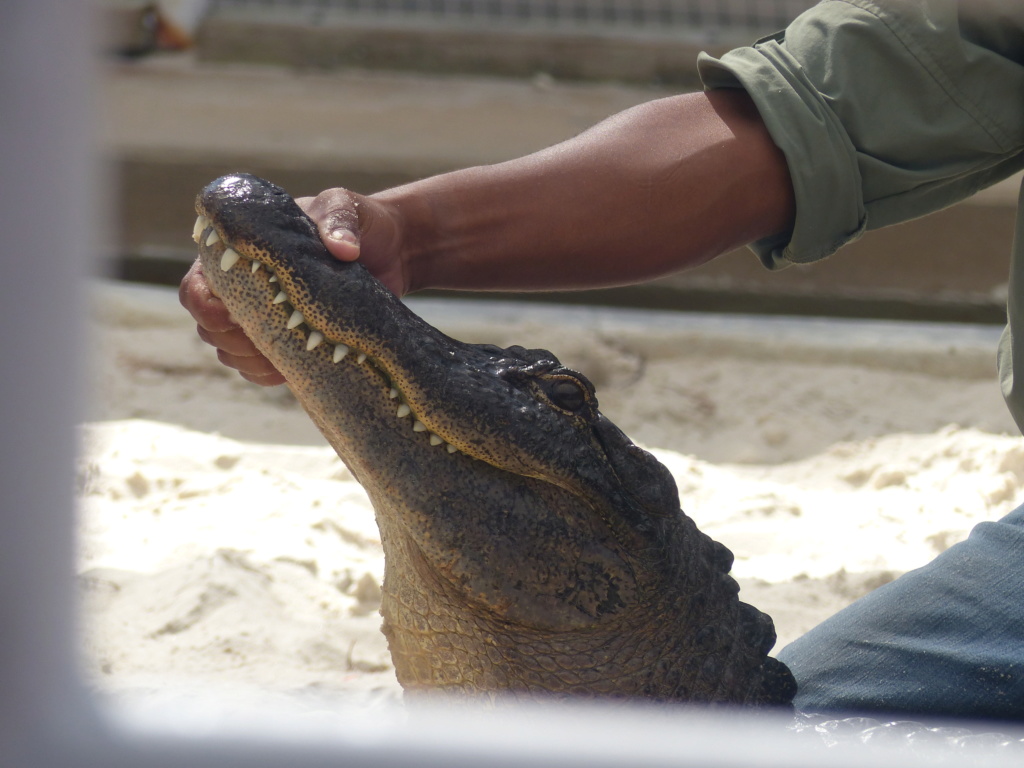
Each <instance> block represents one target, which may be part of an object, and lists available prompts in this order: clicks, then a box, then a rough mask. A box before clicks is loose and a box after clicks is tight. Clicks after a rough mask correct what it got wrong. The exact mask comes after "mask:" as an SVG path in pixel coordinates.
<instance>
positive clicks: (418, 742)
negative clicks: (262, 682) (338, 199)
mask: <svg viewBox="0 0 1024 768" xmlns="http://www.w3.org/2000/svg"><path fill="white" fill-rule="evenodd" d="M88 30H89V7H88V4H87V3H86V2H84V1H83V0H9V1H8V2H7V3H5V4H4V20H3V24H2V25H0V73H2V74H0V97H2V99H3V102H2V103H3V108H2V110H0V114H2V118H0V125H2V126H3V130H2V131H0V168H2V169H3V180H4V186H3V194H2V196H0V200H2V205H0V232H2V233H3V235H2V237H0V251H2V258H3V264H4V266H5V270H6V275H5V278H6V280H5V284H6V286H7V291H6V294H7V295H6V297H5V301H4V302H3V303H2V308H0V313H2V319H3V326H2V327H3V329H4V333H3V334H2V335H0V354H2V357H0V359H2V360H3V365H2V373H0V376H2V390H0V392H2V395H3V397H2V398H0V408H2V420H0V424H2V425H3V436H4V438H5V443H6V445H5V447H4V451H3V453H4V460H3V461H2V462H0V493H2V504H0V551H2V556H0V622H2V623H0V764H2V765H4V766H33V768H51V767H55V766H76V767H79V768H89V766H104V768H116V767H118V766H131V767H132V768H138V767H139V766H146V767H147V768H157V767H160V766H168V767H170V766H186V765H187V766H190V768H205V767H206V766H214V765H217V766H222V767H227V766H245V767H246V768H260V767H261V766H275V767H277V766H285V765H287V766H290V767H291V768H305V767H306V766H327V765H331V766H337V765H345V766H349V767H354V766H397V765H409V764H413V763H415V764H416V765H417V766H430V765H444V766H448V767H449V768H459V767H460V766H467V767H468V766H473V767H474V768H476V767H477V766H480V765H482V764H487V765H492V766H506V765H507V766H512V765H517V766H518V765H524V764H529V765H559V766H572V765H581V766H583V765H586V766H591V767H598V766H613V765H614V766H627V765H628V766H640V765H652V766H655V765H666V766H668V765H678V766H686V765H695V766H696V765H699V766H723V767H725V766H787V768H799V767H800V766H815V767H816V768H818V767H821V766H830V765H833V766H854V765H868V764H870V765H872V766H873V767H874V768H882V766H886V765H903V766H906V765H913V764H916V763H917V762H920V763H921V764H925V763H928V764H934V761H933V760H931V759H929V758H928V756H927V755H920V756H908V755H907V754H906V753H905V752H904V753H900V754H899V755H895V754H888V753H887V752H886V751H885V750H878V749H871V750H870V751H868V749H867V748H866V747H862V746H860V745H857V746H856V747H854V746H851V747H849V748H846V747H844V748H841V749H831V750H829V749H826V748H825V747H824V746H823V745H822V744H820V743H816V742H815V741H814V740H813V739H798V738H795V737H794V735H793V734H791V733H787V732H786V730H785V729H784V728H783V727H782V726H781V724H780V723H779V722H777V721H774V720H770V719H762V720H756V721H755V720H750V719H748V718H747V717H740V716H728V717H724V718H723V717H711V716H709V715H707V714H700V713H694V712H692V711H687V710H679V709H671V708H665V709H652V708H650V707H648V708H639V709H634V708H614V709H613V708H607V707H593V706H591V707H582V708H578V709H576V708H567V707H560V708H558V709H547V710H537V709H532V710H528V711H522V712H519V711H512V710H504V709H503V710H501V711H499V712H498V713H496V714H492V715H491V716H488V717H482V718H479V719H471V718H470V717H469V716H468V715H467V714H466V713H465V712H447V713H446V712H437V713H432V714H430V715H429V716H423V717H417V716H411V717H402V716H398V715H396V716H394V717H389V716H381V714H380V713H377V714H376V716H374V718H373V719H372V720H371V719H369V718H367V717H365V716H361V715H360V714H359V713H352V714H351V716H348V717H345V716H337V715H336V716H333V717H331V718H330V722H328V721H327V720H317V721H315V722H310V721H309V720H308V719H304V720H301V721H298V720H296V721H294V722H290V717H291V716H290V715H289V714H288V713H280V712H271V711H265V710H264V711H260V712H253V713H251V714H249V715H246V716H243V717H239V718H237V719H233V720H232V721H230V722H226V721H223V720H219V719H210V718H209V717H206V716H204V715H203V713H202V712H199V711H196V710H195V709H194V708H190V709H188V710H186V709H185V708H184V707H183V708H181V709H177V710H175V709H169V710H167V711H161V712H159V713H153V712H150V713H148V714H147V715H146V717H145V718H142V717H139V716H132V714H131V713H126V712H124V711H120V712H115V711H111V710H108V709H106V708H104V706H103V705H101V704H100V703H99V702H98V701H96V700H95V699H94V698H93V697H92V696H91V695H90V694H89V693H88V691H86V689H85V687H84V686H83V684H82V682H81V680H80V677H79V674H78V669H77V655H78V650H77V632H76V622H75V618H74V617H75V606H76V596H75V579H74V563H75V541H74V533H73V531H74V514H73V507H72V482H71V478H72V471H73V458H74V454H75V433H74V429H73V426H74V424H75V422H76V420H77V417H78V416H79V413H80V408H79V405H80V398H81V393H80V390H81V381H82V380H83V378H84V376H83V375H82V373H81V371H82V366H81V364H80V363H81V359H80V357H81V344H80V342H81V341H82V338H83V335H82V333H81V328H82V326H83V324H84V316H85V315H84V298H83V295H82V291H83V290H84V288H83V285H84V283H83V278H84V275H85V274H86V273H87V272H88V271H89V269H90V268H91V243H92V242H93V240H92V237H93V235H94V234H95V229H94V228H95V226H96V224H95V222H96V220H97V213H98V210H99V209H100V205H99V204H97V202H96V201H97V200H98V199H101V195H102V191H103V190H102V189H98V188H97V184H98V177H97V174H96V173H95V172H94V169H93V167H92V164H93V162H94V157H93V153H92V146H91V142H90V131H89V125H90V114H89V105H90V101H91V97H90V85H91V83H90V79H91V70H92V62H91V60H90V51H91V48H92V45H91V37H90V35H89V34H88ZM933 757H934V756H933ZM1010 759H1012V757H1011V756H1009V755H1007V756H994V757H993V759H992V761H991V763H990V764H992V765H1003V764H1005V765H1010V762H1009V760H1010Z"/></svg>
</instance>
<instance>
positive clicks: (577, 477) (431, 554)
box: [194, 175, 795, 705]
mask: <svg viewBox="0 0 1024 768" xmlns="http://www.w3.org/2000/svg"><path fill="white" fill-rule="evenodd" d="M196 212H197V213H198V215H199V217H198V220H197V222H196V227H195V232H194V237H195V239H196V241H197V242H198V243H199V246H200V259H201V261H202V265H203V270H204V272H205V274H206V276H207V279H208V281H209V284H210V286H211V287H212V289H213V291H214V292H215V293H216V294H217V295H218V296H220V298H221V299H223V301H224V302H225V304H226V305H227V307H228V309H229V310H230V312H231V314H232V315H233V316H234V318H235V319H236V321H237V322H239V323H240V324H241V326H242V327H243V328H244V329H245V331H246V333H247V334H248V335H249V336H250V337H251V338H252V339H253V341H254V342H255V343H256V345H257V347H258V348H259V349H260V350H261V351H262V352H263V353H264V354H265V355H266V356H267V357H268V358H269V359H270V360H271V361H273V363H274V364H275V365H276V366H277V368H278V369H279V370H280V371H281V372H282V373H283V374H284V375H285V377H286V378H287V379H288V382H289V386H290V387H291V389H292V391H293V392H294V393H295V395H296V397H297V398H298V400H299V401H300V402H301V404H302V405H303V407H304V408H305V409H306V411H307V412H308V413H309V415H310V417H311V418H312V419H313V421H314V422H315V423H316V425H317V426H318V427H319V428H320V430H321V431H322V432H323V434H324V436H325V437H326V438H327V440H328V441H329V442H330V444H331V445H332V446H333V447H334V449H335V450H336V451H337V453H338V455H339V456H340V457H341V459H342V460H343V461H344V462H345V464H346V465H347V466H348V467H349V469H350V470H351V471H352V473H353V475H354V476H355V477H356V479H357V480H358V481H359V482H360V483H361V484H362V485H363V487H364V488H365V489H366V491H367V493H368V495H369V497H370V499H371V501H372V503H373V506H374V509H375V512H376V517H377V523H378V525H379V527H380V533H381V541H382V543H383V547H384V553H385V576H384V585H383V593H384V594H383V600H382V604H381V613H382V615H383V617H384V622H383V631H384V633H385V635H386V636H387V639H388V643H389V647H390V649H391V654H392V658H393V660H394V664H395V669H396V672H397V675H398V680H399V682H400V683H401V684H402V686H403V687H404V688H405V690H406V693H407V694H409V693H411V692H421V691H428V692H435V693H436V692H448V693H459V694H472V695H483V696H485V697H493V696H497V695H502V694H505V695H511V696H513V697H545V696H551V695H555V696H565V695H590V696H611V697H617V696H622V697H627V696H628V697H643V698H650V699H659V700H682V701H700V702H722V703H737V704H738V703H743V704H752V705H774V704H788V703H789V702H790V701H791V699H792V697H793V694H794V692H795V684H794V682H793V678H792V675H790V673H789V670H788V669H787V668H786V667H785V666H784V665H783V664H782V663H781V662H778V661H777V660H775V659H773V658H770V657H768V656H767V652H768V651H769V649H770V648H771V647H772V645H773V644H774V642H775V631H774V627H773V625H772V621H771V619H770V618H769V617H768V616H766V615H765V614H763V613H761V612H760V611H758V610H756V609H755V608H753V607H751V606H749V605H745V604H743V603H741V602H740V601H739V600H738V598H737V592H738V586H737V585H736V582H735V581H733V579H732V578H730V576H729V570H730V567H731V563H732V555H731V553H730V552H729V551H728V550H727V549H726V548H725V547H724V546H722V545H720V544H718V543H716V542H714V541H712V540H711V539H710V538H708V537H707V536H705V535H704V534H702V533H701V532H700V531H698V530H697V528H696V526H695V525H694V523H693V522H692V521H691V520H690V519H689V518H688V517H686V516H685V515H684V514H683V512H682V511H681V509H680V507H679V500H678V495H677V492H676V486H675V482H674V481H673V479H672V477H671V475H670V474H669V472H668V470H667V469H665V467H664V466H662V465H661V464H660V463H659V462H658V461H657V460H656V459H655V458H654V457H653V456H651V455H650V454H648V453H647V452H646V451H643V450H642V449H640V448H639V447H637V446H636V445H634V444H633V443H632V442H631V441H630V440H629V438H627V437H626V436H625V435H624V434H623V433H622V432H621V431H620V430H619V429H617V428H616V427H615V426H614V425H613V424H612V423H611V422H609V421H608V420H607V419H606V418H605V417H604V416H602V415H601V413H600V411H599V410H598V407H597V398H596V397H595V394H594V388H593V386H591V384H590V382H589V381H587V379H586V378H585V377H584V376H583V375H581V374H580V373H577V372H575V371H572V370H569V369H567V368H565V367H564V366H562V365H561V364H560V363H559V362H558V360H557V359H556V358H555V356H554V355H552V354H551V353H550V352H547V351H545V350H540V349H524V348H522V347H510V348H508V349H502V348H499V347H496V346H490V345H477V344H464V343H462V342H459V341H456V340H455V339H452V338H449V337H448V336H446V335H445V334H443V333H441V332H440V331H438V330H437V329H435V328H433V327H432V326H430V325H428V324H427V323H426V322H424V321H423V320H421V319H420V318H419V317H417V316H416V315H415V314H413V313H412V312H411V311H410V310H409V309H408V308H407V307H406V306H405V305H404V304H402V303H401V302H400V301H398V300H397V299H396V298H395V296H394V295H392V294H391V293H390V292H389V291H388V290H387V289H385V288H384V287H383V286H382V285H381V284H380V283H379V282H378V281H377V280H376V279H374V278H373V277H372V276H370V274H369V273H368V272H367V271H366V270H365V269H364V268H363V267H362V266H361V265H360V264H358V263H342V262H339V261H337V260H335V259H334V258H332V257H331V256H330V255H329V254H328V253H327V251H326V250H325V248H324V246H323V245H322V243H321V242H320V239H319V237H318V236H317V230H316V226H315V225H314V224H313V222H312V221H311V220H310V219H309V218H308V217H307V216H306V215H305V214H304V213H303V212H302V211H301V210H300V209H299V207H298V206H297V205H296V204H295V202H294V201H293V200H292V199H291V198H290V197H289V196H288V195H287V194H286V193H285V192H284V191H283V190H282V189H280V188H279V187H276V186H274V185H272V184H270V183H268V182H265V181H263V180H261V179H257V178H255V177H252V176H244V175H235V176H227V177H224V178H221V179H218V180H216V181H214V182H212V183H211V184H210V185H208V186H207V187H206V188H205V189H203V190H202V192H201V193H200V194H199V196H198V198H197V200H196Z"/></svg>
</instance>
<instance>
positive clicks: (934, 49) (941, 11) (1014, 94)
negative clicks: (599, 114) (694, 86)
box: [698, 0, 1024, 268]
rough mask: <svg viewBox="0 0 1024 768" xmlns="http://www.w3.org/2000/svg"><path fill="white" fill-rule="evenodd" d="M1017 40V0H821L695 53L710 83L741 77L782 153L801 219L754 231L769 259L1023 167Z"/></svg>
mask: <svg viewBox="0 0 1024 768" xmlns="http://www.w3.org/2000/svg"><path fill="white" fill-rule="evenodd" d="M972 7H973V9H972ZM1022 40H1024V2H1020V0H1005V2H1000V0H979V1H978V3H977V6H974V4H973V3H963V4H961V3H957V2H955V0H891V1H890V2H887V3H885V4H884V5H882V4H879V3H873V2H866V1H865V0H824V2H821V3H819V4H818V5H816V6H814V7H813V8H811V9H810V10H809V11H807V12H806V13H804V14H803V15H801V16H800V17H799V18H797V19H796V21H794V22H793V23H792V24H791V25H790V26H789V27H788V28H787V29H786V30H785V31H784V32H783V33H780V34H778V35H775V36H773V37H771V38H768V39H766V40H762V41H760V42H758V43H757V44H755V45H754V46H752V47H748V48H741V49H737V50H735V51H731V52H730V53H727V54H726V55H724V56H722V57H721V58H720V59H714V58H712V57H710V56H706V55H703V56H702V57H701V59H700V61H699V62H698V66H699V68H700V73H701V77H702V78H703V80H704V83H705V85H706V87H708V88H727V87H731V88H743V89H745V90H746V91H747V92H748V93H749V94H750V96H751V97H752V98H753V100H754V102H755V104H756V105H757V108H758V110H759V111H760V114H761V117H762V118H763V120H764V122H765V124H766V126H767V128H768V131H769V132H770V133H771V136H772V138H773V140H774V141H775V143H776V144H777V145H778V146H779V147H780V149H781V150H782V151H783V153H784V154H785V156H786V159H787V162H788V164H789V169H790V174H791V177H792V180H793V187H794V192H795V195H796V219H795V224H794V228H793V230H792V231H790V232H785V233H781V234H780V235H777V236H775V237H773V238H769V239H767V240H762V241H759V242H757V243H754V244H752V246H751V247H752V248H753V249H754V250H755V252H757V254H758V255H759V256H760V258H761V260H762V261H763V262H764V263H765V265H767V266H769V267H773V268H774V267H780V266H784V265H786V264H789V263H807V262H811V261H816V260H818V259H821V258H824V257H826V256H828V255H830V254H832V253H834V252H835V251H836V250H837V249H838V248H840V247H841V246H842V245H844V244H845V243H847V242H849V241H851V240H853V239H855V238H857V237H858V236H859V235H860V234H861V233H863V232H864V231H865V230H866V229H873V228H877V227H882V226H886V225H888V224H893V223H896V222H899V221H905V220H907V219H912V218H916V217H918V216H922V215H924V214H926V213H929V212H931V211H935V210H938V209H940V208H943V207H945V206H948V205H951V204H952V203H955V202H957V201H959V200H962V199H963V198H965V197H968V196H969V195H971V194H973V193H974V192H976V191H977V190H979V189H981V188H983V187H986V186H989V185H991V184H993V183H995V182H996V181H999V180H1000V179H1003V178H1005V177H1007V176H1009V175H1011V174H1012V173H1014V172H1016V171H1017V170H1019V169H1020V168H1021V167H1024V152H1022V148H1024V49H1022V48H1021V47H1018V46H1020V43H1021V41H1022Z"/></svg>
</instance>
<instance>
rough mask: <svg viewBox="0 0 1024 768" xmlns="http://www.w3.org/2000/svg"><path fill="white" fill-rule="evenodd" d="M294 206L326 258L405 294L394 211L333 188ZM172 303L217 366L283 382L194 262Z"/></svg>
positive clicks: (268, 384)
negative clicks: (191, 322) (361, 268)
mask: <svg viewBox="0 0 1024 768" xmlns="http://www.w3.org/2000/svg"><path fill="white" fill-rule="evenodd" d="M296 202H297V203H298V204H299V206H300V207H301V208H302V209H303V210H304V211H306V213H307V214H308V215H309V216H310V218H312V219H313V221H314V222H316V225H317V228H318V229H319V231H320V236H321V239H322V240H323V242H324V245H325V246H326V247H327V250H328V251H329V252H330V253H331V255H332V256H334V257H335V258H337V259H339V260H341V261H354V260H355V259H361V261H362V263H363V264H365V265H366V267H367V269H369V270H370V272H371V273H374V274H375V275H376V276H377V277H378V279H380V280H381V282H383V283H384V285H385V286H387V288H388V289H389V290H391V291H393V292H394V293H396V294H398V295H402V294H403V293H405V288H406V285H405V278H404V274H403V270H402V267H401V265H400V259H399V257H398V247H397V246H398V242H399V239H398V227H397V224H396V221H397V216H396V215H395V214H394V212H392V211H389V210H388V209H387V208H386V207H385V206H384V205H381V204H379V203H377V202H375V201H372V200H370V199H369V198H365V197H363V196H361V195H356V194H354V193H351V192H348V191H347V190H344V189H337V188H336V189H328V190H326V191H324V192H322V193H320V194H319V195H317V196H316V197H304V198H299V199H297V200H296ZM178 298H179V300H180V301H181V304H182V306H183V307H185V309H187V310H188V311H189V313H190V314H191V315H192V317H193V318H195V320H196V323H197V327H196V330H197V333H198V334H199V338H201V339H202V340H203V341H205V342H206V343H207V344H210V345H211V346H213V347H215V348H216V349H217V358H218V359H219V360H220V362H221V363H223V364H224V365H226V366H227V367H229V368H234V369H235V370H237V371H238V372H239V374H240V375H241V376H242V378H244V379H246V380H247V381H251V382H253V383H254V384H259V385H261V386H265V387H271V386H275V385H277V384H283V383H285V381H286V380H285V377H284V376H283V375H282V374H281V372H280V371H278V370H277V369H276V368H275V367H274V365H273V363H271V362H270V360H268V359H267V358H266V357H265V356H264V355H263V354H262V353H261V352H260V351H259V350H258V349H257V348H256V346H255V345H254V344H253V343H252V341H251V340H250V339H249V337H248V336H246V335H245V332H244V331H243V330H242V329H241V327H240V326H239V325H238V323H236V322H235V321H234V319H233V318H232V317H231V315H230V314H229V313H228V311H227V308H226V307H225V306H224V303H223V302H222V301H221V300H220V299H219V298H217V296H216V295H214V293H213V291H212V290H211V289H210V286H209V283H208V282H207V280H206V275H205V274H203V269H202V266H201V264H200V263H199V260H198V259H196V261H195V263H193V264H192V267H191V269H189V271H188V273H187V274H186V275H185V277H184V278H182V281H181V285H180V286H179V288H178Z"/></svg>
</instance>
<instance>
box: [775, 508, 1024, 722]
mask: <svg viewBox="0 0 1024 768" xmlns="http://www.w3.org/2000/svg"><path fill="white" fill-rule="evenodd" d="M779 659H781V660H782V661H784V662H785V663H786V664H787V665H789V668H790V669H791V670H793V674H794V675H795V676H796V679H797V683H798V684H799V687H800V688H799V693H798V694H797V697H796V702H795V703H796V706H797V708H798V709H800V710H803V711H806V712H845V713H885V714H890V715H898V716H902V717H905V716H906V715H936V716H950V717H959V718H994V719H999V720H1024V506H1022V507H1018V508H1017V509H1016V510H1014V511H1013V512H1011V513H1010V514H1009V515H1007V516H1006V517H1004V518H1003V519H1002V520H1000V521H999V522H995V523H982V524H980V525H978V526H976V527H975V528H974V530H973V531H972V532H971V535H970V537H969V538H968V539H967V540H966V541H964V542H961V543H960V544H957V545H955V546H953V547H950V548H949V549H948V550H946V551H945V552H944V553H942V554H941V555H939V556H938V557H937V558H935V560H933V561H932V562H931V563H929V564H928V565H926V566H925V567H923V568H919V569H918V570H916V571H911V572H910V573H907V574H905V575H904V576H901V577H900V578H899V579H896V580H895V581H893V582H892V583H890V584H887V585H885V586H884V587H881V588H879V589H877V590H875V591H874V592H871V593H870V594H868V595H866V596H865V597H863V598H861V599H860V600H858V601H857V602H855V603H853V604H852V605H850V606H849V607H847V608H845V609H844V610H842V611H840V612H839V613H837V614H836V615H835V616H833V617H832V618H830V619H828V620H826V621H824V622H822V623H821V624H819V625H818V626H817V627H815V628H814V629H812V630H811V631H810V632H808V633H807V634H806V635H804V636H803V637H801V638H800V639H798V640H796V641H795V642H793V643H791V644H790V645H788V646H786V647H785V648H784V649H782V651H781V652H780V653H779Z"/></svg>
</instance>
